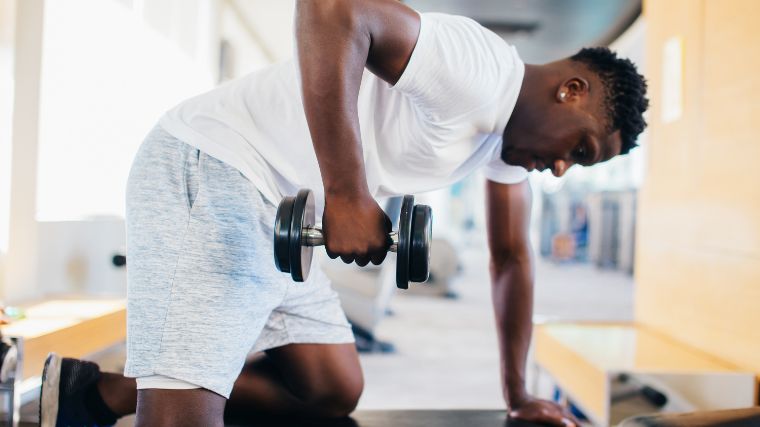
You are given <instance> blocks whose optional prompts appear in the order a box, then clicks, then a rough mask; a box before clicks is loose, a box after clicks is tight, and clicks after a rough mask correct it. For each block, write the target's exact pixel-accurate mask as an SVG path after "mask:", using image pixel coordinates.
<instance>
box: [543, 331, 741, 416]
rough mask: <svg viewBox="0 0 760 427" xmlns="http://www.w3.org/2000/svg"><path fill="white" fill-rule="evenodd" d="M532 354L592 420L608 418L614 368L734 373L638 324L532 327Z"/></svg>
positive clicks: (731, 368) (617, 370) (620, 370)
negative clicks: (533, 348)
mask: <svg viewBox="0 0 760 427" xmlns="http://www.w3.org/2000/svg"><path fill="white" fill-rule="evenodd" d="M534 335H535V338H534V340H535V341H534V342H535V358H536V361H537V362H538V364H539V365H540V366H541V367H542V368H543V369H544V370H546V371H547V372H548V373H550V374H551V376H552V377H553V378H554V380H556V381H557V383H558V384H559V386H560V387H561V388H562V389H563V390H565V391H566V392H568V393H569V394H570V395H571V398H572V400H573V402H574V403H577V404H578V405H579V406H580V407H581V408H582V409H583V410H584V411H585V412H586V413H587V414H588V415H590V416H591V417H592V418H593V419H594V421H596V422H597V423H600V424H606V423H607V422H608V419H609V418H608V417H609V401H610V394H609V387H610V378H611V377H612V376H614V375H616V374H618V373H628V374H636V373H646V374H654V373H664V374H694V375H699V374H715V373H731V372H736V371H737V369H736V367H734V366H732V365H731V364H730V363H727V362H725V361H722V360H719V359H716V358H715V357H714V356H712V355H710V354H706V353H703V352H701V351H699V350H696V349H694V348H691V347H689V346H687V345H685V344H683V343H680V342H678V341H675V340H673V339H671V338H669V337H667V336H665V335H662V334H660V333H658V332H656V331H654V330H651V329H649V328H647V327H646V326H643V325H634V324H596V323H577V324H573V323H557V324H551V323H550V324H544V325H538V326H537V327H536V329H535V333H534Z"/></svg>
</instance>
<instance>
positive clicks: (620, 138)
mask: <svg viewBox="0 0 760 427" xmlns="http://www.w3.org/2000/svg"><path fill="white" fill-rule="evenodd" d="M646 90H647V85H646V81H645V80H644V77H643V76H641V75H640V74H639V73H638V72H637V71H636V66H635V65H633V63H632V62H631V61H629V60H628V59H624V58H618V57H617V55H616V54H615V53H613V52H611V51H610V50H609V49H607V48H604V47H596V48H586V49H582V50H581V51H580V52H578V53H576V54H575V55H573V56H572V57H570V58H567V59H563V60H561V61H556V62H552V63H549V64H545V65H526V68H525V78H524V80H523V86H522V88H521V90H520V96H519V98H518V100H517V105H516V106H515V109H514V112H513V114H512V116H511V117H510V119H509V123H508V124H507V128H506V130H505V131H504V145H503V148H502V155H501V156H502V159H503V160H504V161H505V162H506V163H509V164H514V165H519V166H523V167H525V168H526V169H528V170H532V169H538V170H544V169H551V170H552V172H553V173H554V175H556V176H562V175H563V174H564V173H565V171H567V169H568V168H570V167H571V166H572V165H574V164H580V165H584V166H590V165H592V164H595V163H599V162H603V161H606V160H609V159H610V158H612V157H614V156H616V155H618V154H626V153H628V151H630V149H631V148H633V147H635V146H636V138H637V137H638V135H639V134H640V133H641V132H642V131H643V130H644V128H645V127H646V122H645V121H644V118H643V117H642V115H643V113H644V111H646V109H647V107H648V106H649V100H648V99H647V98H646Z"/></svg>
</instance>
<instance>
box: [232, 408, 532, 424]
mask: <svg viewBox="0 0 760 427" xmlns="http://www.w3.org/2000/svg"><path fill="white" fill-rule="evenodd" d="M247 425H250V426H256V427H388V426H393V427H463V426H464V427H543V426H541V425H539V424H534V423H529V422H525V421H516V420H507V414H506V412H505V411H501V410H372V411H357V412H355V413H353V414H351V417H350V418H343V419H339V420H308V419H297V418H293V419H285V418H271V419H257V420H249V422H247V423H240V424H229V423H228V424H227V426H228V427H233V426H237V427H243V426H247Z"/></svg>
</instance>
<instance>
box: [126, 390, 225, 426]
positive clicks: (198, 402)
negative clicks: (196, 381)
mask: <svg viewBox="0 0 760 427" xmlns="http://www.w3.org/2000/svg"><path fill="white" fill-rule="evenodd" d="M225 402H226V399H225V398H224V397H222V396H220V395H218V394H216V393H213V392H211V391H208V390H205V389H193V390H160V389H144V390H138V392H137V420H136V423H135V425H136V426H138V427H143V426H151V427H184V426H188V427H190V426H193V427H194V426H209V427H211V426H217V427H223V426H224V405H225Z"/></svg>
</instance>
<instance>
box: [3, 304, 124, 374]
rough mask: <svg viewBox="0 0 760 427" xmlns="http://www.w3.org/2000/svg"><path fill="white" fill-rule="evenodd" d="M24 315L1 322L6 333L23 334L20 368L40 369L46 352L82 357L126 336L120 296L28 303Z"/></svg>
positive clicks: (28, 371) (38, 371) (30, 371)
mask: <svg viewBox="0 0 760 427" xmlns="http://www.w3.org/2000/svg"><path fill="white" fill-rule="evenodd" d="M26 316H27V317H26V318H25V319H23V320H20V321H17V322H14V323H12V324H11V325H7V326H3V327H2V333H3V334H4V335H7V336H20V337H24V372H23V377H24V378H29V377H33V376H38V375H40V374H41V373H42V366H43V364H44V362H45V358H46V357H47V355H48V353H50V352H51V351H55V352H57V353H59V354H61V355H63V356H67V357H83V356H85V355H87V354H90V353H93V352H95V351H99V350H102V349H104V348H106V347H108V346H111V345H114V344H116V343H119V342H121V341H123V340H124V339H125V338H126V333H127V330H126V307H125V305H124V302H123V301H120V300H105V301H103V300H95V301H92V300H89V301H87V300H56V301H47V302H44V303H41V304H36V305H33V306H30V307H28V308H27V309H26Z"/></svg>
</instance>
